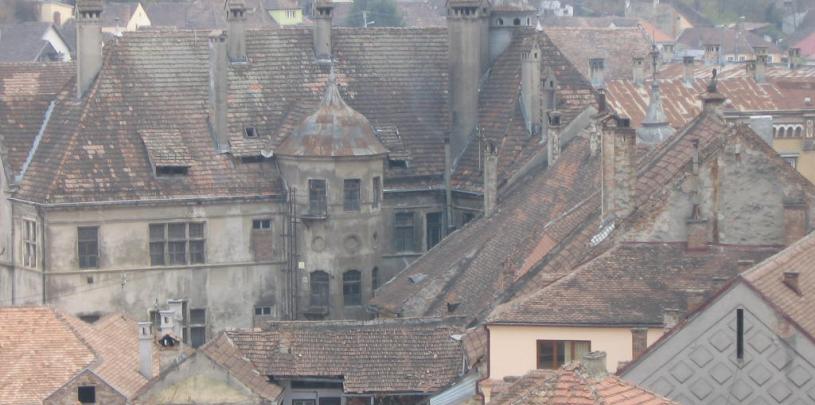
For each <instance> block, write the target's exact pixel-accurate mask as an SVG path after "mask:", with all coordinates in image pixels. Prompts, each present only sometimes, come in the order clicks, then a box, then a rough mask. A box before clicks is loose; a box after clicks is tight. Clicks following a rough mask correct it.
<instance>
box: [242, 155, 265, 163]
mask: <svg viewBox="0 0 815 405" xmlns="http://www.w3.org/2000/svg"><path fill="white" fill-rule="evenodd" d="M260 162H263V156H241V163H260Z"/></svg>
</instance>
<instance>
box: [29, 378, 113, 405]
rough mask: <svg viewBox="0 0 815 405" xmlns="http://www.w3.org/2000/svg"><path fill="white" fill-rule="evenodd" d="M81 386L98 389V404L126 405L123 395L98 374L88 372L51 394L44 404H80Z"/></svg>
mask: <svg viewBox="0 0 815 405" xmlns="http://www.w3.org/2000/svg"><path fill="white" fill-rule="evenodd" d="M80 386H93V387H94V388H95V389H96V403H97V404H105V405H108V404H110V405H124V404H125V403H126V399H125V397H124V396H123V395H122V394H121V393H119V392H118V391H116V389H114V388H113V387H111V386H110V385H108V384H107V383H106V382H104V381H103V380H102V379H101V378H99V377H98V376H97V375H96V374H94V373H92V372H90V371H87V370H85V371H83V372H82V373H81V374H79V375H78V376H77V377H75V378H74V379H72V380H71V381H69V382H68V383H67V384H65V385H63V386H62V387H61V388H60V389H58V390H57V391H55V392H54V393H53V394H51V395H50V396H49V397H48V398H47V399H45V400H44V401H43V403H44V404H45V405H74V404H78V403H79V401H78V395H79V387H80Z"/></svg>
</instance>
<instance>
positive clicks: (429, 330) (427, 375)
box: [134, 318, 475, 405]
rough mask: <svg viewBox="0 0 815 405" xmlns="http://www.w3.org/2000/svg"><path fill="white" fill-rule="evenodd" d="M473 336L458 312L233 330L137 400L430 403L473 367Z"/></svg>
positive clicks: (155, 382) (298, 404)
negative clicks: (469, 344) (468, 338)
mask: <svg viewBox="0 0 815 405" xmlns="http://www.w3.org/2000/svg"><path fill="white" fill-rule="evenodd" d="M465 333H466V329H465V328H464V326H463V324H462V320H460V319H458V320H457V319H455V318H450V319H410V320H384V321H367V322H359V321H320V322H300V321H296V322H277V321H275V322H270V323H265V324H264V325H263V329H262V330H259V329H254V330H229V331H226V332H224V333H222V334H220V335H219V336H218V337H216V338H215V339H213V340H212V341H211V342H209V343H207V344H206V345H204V346H203V347H201V348H200V349H199V350H198V351H196V352H195V353H194V354H192V355H191V356H189V357H187V358H186V359H184V360H182V361H180V362H178V363H177V364H176V365H174V366H172V367H171V368H169V369H168V370H167V371H165V372H162V374H161V375H160V376H158V377H157V378H155V379H154V380H153V381H151V382H150V383H149V384H148V385H147V386H145V387H144V388H143V389H142V390H141V391H140V392H139V394H138V396H137V397H136V399H135V400H134V403H137V404H162V403H168V402H171V403H190V402H192V403H202V404H215V403H226V402H228V403H255V404H271V403H275V404H280V405H309V404H310V405H316V404H326V405H328V404H343V405H345V404H347V405H351V404H370V403H394V402H395V403H404V404H414V403H421V402H422V401H426V400H427V399H428V397H429V395H430V394H432V393H436V392H439V391H442V390H444V389H445V388H447V387H448V386H450V385H451V384H453V383H454V382H456V381H458V380H459V378H461V377H462V376H464V375H465V374H467V373H468V372H469V371H470V370H471V367H472V365H473V363H474V362H473V359H472V358H471V357H470V356H469V355H468V354H469V353H470V352H468V351H467V350H466V348H465V344H464V340H465V337H464V334H465ZM229 376H235V378H230V377H229ZM473 388H474V387H473ZM474 394H475V392H474V391H472V392H471V393H470V396H472V395H474Z"/></svg>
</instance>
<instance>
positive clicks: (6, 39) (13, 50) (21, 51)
mask: <svg viewBox="0 0 815 405" xmlns="http://www.w3.org/2000/svg"><path fill="white" fill-rule="evenodd" d="M50 27H51V24H50V23H47V22H23V23H17V24H3V25H0V62H36V61H37V59H38V58H39V57H40V55H42V54H43V52H44V51H45V50H46V49H47V48H49V46H50V45H49V44H48V41H46V40H44V39H42V37H43V35H44V34H45V32H46V31H47V30H48V28H50Z"/></svg>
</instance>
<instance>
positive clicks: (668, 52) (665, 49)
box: [662, 43, 675, 63]
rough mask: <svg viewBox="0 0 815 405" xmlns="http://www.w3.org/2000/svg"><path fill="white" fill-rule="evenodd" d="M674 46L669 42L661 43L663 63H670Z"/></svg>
mask: <svg viewBox="0 0 815 405" xmlns="http://www.w3.org/2000/svg"><path fill="white" fill-rule="evenodd" d="M674 47H675V45H674V44H672V43H670V44H668V43H666V44H662V62H663V63H671V62H672V61H673V60H674Z"/></svg>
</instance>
